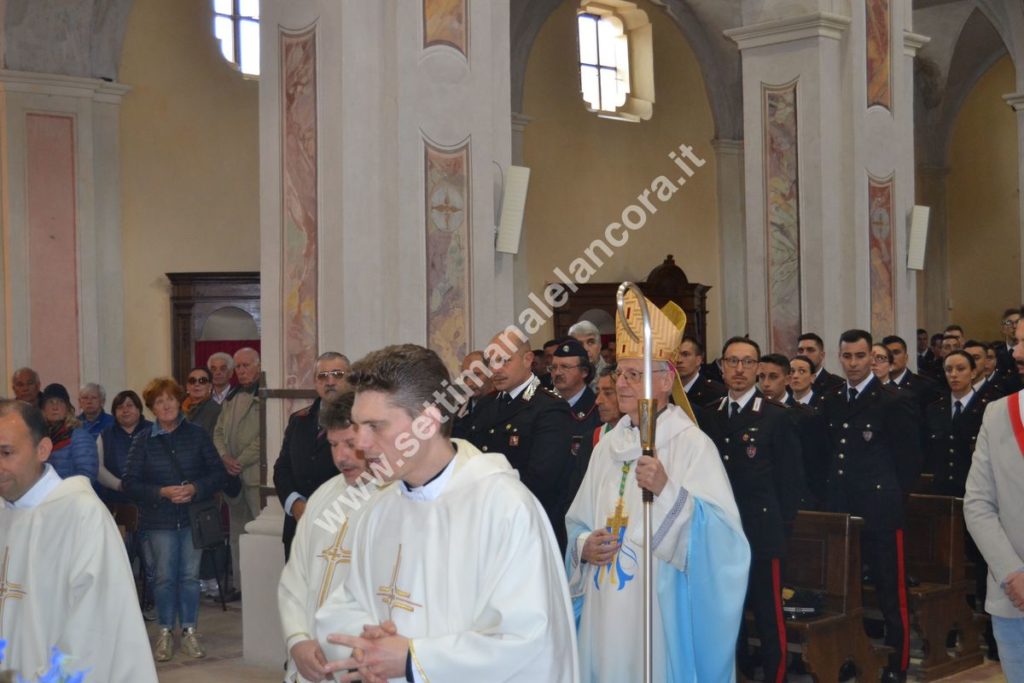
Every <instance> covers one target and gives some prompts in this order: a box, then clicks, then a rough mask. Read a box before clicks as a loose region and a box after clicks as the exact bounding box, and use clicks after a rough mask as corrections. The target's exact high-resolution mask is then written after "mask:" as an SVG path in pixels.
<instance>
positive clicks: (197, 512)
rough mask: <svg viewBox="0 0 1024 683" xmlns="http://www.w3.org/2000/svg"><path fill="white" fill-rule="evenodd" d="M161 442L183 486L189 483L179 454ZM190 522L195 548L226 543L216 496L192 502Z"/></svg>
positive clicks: (189, 509)
mask: <svg viewBox="0 0 1024 683" xmlns="http://www.w3.org/2000/svg"><path fill="white" fill-rule="evenodd" d="M160 442H161V443H162V444H163V446H164V450H165V451H166V452H167V455H168V457H170V459H171V464H172V465H173V466H174V469H175V470H176V471H177V473H178V478H179V479H180V480H181V486H185V485H186V484H189V483H190V482H189V481H188V480H187V479H185V475H184V473H183V472H182V471H181V465H180V464H179V463H178V456H176V455H175V454H174V451H172V450H171V449H170V448H169V447H168V446H167V442H166V441H164V440H162V439H161V440H160ZM188 522H189V526H191V527H192V547H193V548H195V549H197V550H203V549H205V548H212V547H214V546H217V545H221V544H222V543H224V526H223V525H222V524H221V522H220V505H218V504H217V501H216V500H215V499H214V498H210V499H208V500H204V501H202V502H199V503H192V504H190V505H189V506H188Z"/></svg>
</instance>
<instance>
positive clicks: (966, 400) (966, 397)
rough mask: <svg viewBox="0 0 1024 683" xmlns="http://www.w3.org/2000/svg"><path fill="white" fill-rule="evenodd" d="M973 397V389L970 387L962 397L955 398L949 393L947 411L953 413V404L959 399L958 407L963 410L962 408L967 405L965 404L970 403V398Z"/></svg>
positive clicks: (954, 408) (954, 409)
mask: <svg viewBox="0 0 1024 683" xmlns="http://www.w3.org/2000/svg"><path fill="white" fill-rule="evenodd" d="M973 398H974V389H971V390H970V391H968V392H967V393H966V394H965V395H964V397H963V398H957V397H956V396H954V395H953V394H952V393H950V395H949V412H950V414H953V413H954V412H955V411H956V406H955V405H954V404H955V403H956V402H957V401H960V409H961V410H963V409H964V408H966V407H967V404H968V403H970V402H971V399H973Z"/></svg>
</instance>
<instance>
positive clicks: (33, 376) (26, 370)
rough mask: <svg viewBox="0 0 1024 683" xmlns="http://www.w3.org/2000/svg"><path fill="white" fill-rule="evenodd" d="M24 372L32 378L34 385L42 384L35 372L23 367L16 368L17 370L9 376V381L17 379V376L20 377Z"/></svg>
mask: <svg viewBox="0 0 1024 683" xmlns="http://www.w3.org/2000/svg"><path fill="white" fill-rule="evenodd" d="M25 372H27V373H28V375H29V377H31V378H32V382H33V383H34V384H42V381H41V380H40V379H39V373H38V372H36V371H35V370H33V369H32V368H30V367H28V366H25V367H23V368H18V369H17V370H15V371H14V374H13V375H11V381H14V378H15V377H17V376H18V375H20V374H22V373H25Z"/></svg>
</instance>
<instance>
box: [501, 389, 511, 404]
mask: <svg viewBox="0 0 1024 683" xmlns="http://www.w3.org/2000/svg"><path fill="white" fill-rule="evenodd" d="M498 401H500V402H501V405H502V406H503V407H505V408H507V407H509V406H510V405H512V394H510V393H508V392H507V391H503V392H501V393H500V394H498Z"/></svg>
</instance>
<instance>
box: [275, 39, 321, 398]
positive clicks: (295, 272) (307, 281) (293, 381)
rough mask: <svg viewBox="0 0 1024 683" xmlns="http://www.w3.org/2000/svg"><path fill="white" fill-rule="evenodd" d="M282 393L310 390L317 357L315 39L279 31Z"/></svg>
mask: <svg viewBox="0 0 1024 683" xmlns="http://www.w3.org/2000/svg"><path fill="white" fill-rule="evenodd" d="M281 88H282V92H281V102H282V107H283V108H284V110H283V112H282V117H281V121H282V126H283V130H282V134H283V140H282V143H283V144H282V174H281V182H282V187H281V192H282V195H281V196H282V200H283V201H282V206H283V211H284V216H283V220H282V228H283V231H284V234H283V235H282V238H283V239H282V240H281V244H282V249H281V258H282V263H281V282H282V287H283V288H284V291H283V293H282V294H283V296H282V315H283V316H284V321H283V322H284V326H283V339H282V342H283V349H284V372H285V376H284V388H286V389H308V388H311V387H312V386H313V363H314V361H315V360H316V355H317V350H316V347H317V317H316V316H317V223H318V216H317V113H316V34H315V31H314V30H313V29H310V30H308V31H305V32H303V33H299V34H292V33H286V32H283V31H282V32H281Z"/></svg>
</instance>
